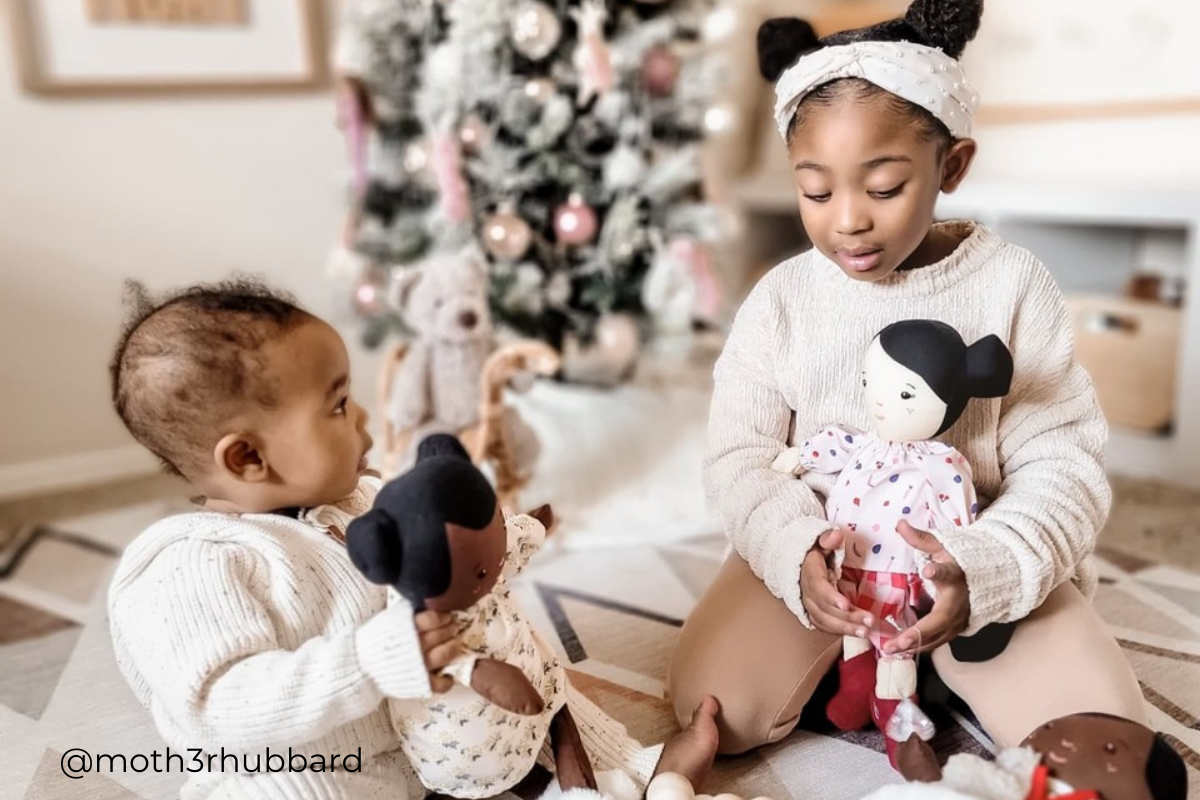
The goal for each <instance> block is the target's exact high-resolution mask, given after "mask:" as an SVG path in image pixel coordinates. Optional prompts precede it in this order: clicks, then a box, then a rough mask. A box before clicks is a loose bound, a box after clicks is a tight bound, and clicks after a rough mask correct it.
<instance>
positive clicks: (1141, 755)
mask: <svg viewBox="0 0 1200 800" xmlns="http://www.w3.org/2000/svg"><path fill="white" fill-rule="evenodd" d="M909 755H912V756H915V755H916V754H915V753H910V754H909ZM901 767H902V769H901V772H902V773H903V774H904V775H905V776H906V777H915V778H918V779H919V780H922V781H928V782H929V783H910V784H906V785H904V786H889V787H887V788H885V789H881V790H879V791H878V792H875V793H874V794H872V795H870V797H868V798H867V799H866V800H982V799H983V798H986V799H987V800H1050V799H1051V798H1057V800H1187V793H1188V777H1187V768H1186V767H1185V766H1184V764H1183V759H1182V758H1181V757H1180V756H1179V754H1178V753H1176V752H1175V751H1174V750H1173V749H1172V748H1171V746H1170V745H1169V744H1168V743H1167V741H1166V739H1164V738H1163V736H1162V734H1160V733H1155V732H1154V731H1152V730H1150V729H1149V728H1147V727H1146V726H1145V725H1141V724H1139V723H1137V722H1133V721H1131V720H1127V719H1123V718H1121V717H1115V716H1112V715H1110V714H1071V715H1069V716H1065V717H1060V718H1058V719H1055V720H1051V721H1050V722H1047V723H1046V724H1045V725H1042V726H1041V727H1039V728H1038V729H1037V730H1036V731H1034V732H1033V733H1032V734H1030V735H1029V736H1028V737H1027V738H1026V739H1025V741H1024V742H1023V743H1022V746H1021V747H1017V748H1010V749H1007V750H1002V751H1001V752H1000V753H998V754H997V755H996V759H995V760H994V761H986V760H984V759H982V758H980V757H978V756H974V755H966V754H961V755H956V756H951V757H950V760H949V761H948V762H947V763H946V766H945V767H944V768H943V767H940V766H938V764H937V760H936V759H935V758H934V757H933V754H932V752H930V751H924V752H923V753H922V754H921V755H920V757H919V758H917V757H914V758H913V759H912V761H910V762H906V757H905V756H902V758H901Z"/></svg>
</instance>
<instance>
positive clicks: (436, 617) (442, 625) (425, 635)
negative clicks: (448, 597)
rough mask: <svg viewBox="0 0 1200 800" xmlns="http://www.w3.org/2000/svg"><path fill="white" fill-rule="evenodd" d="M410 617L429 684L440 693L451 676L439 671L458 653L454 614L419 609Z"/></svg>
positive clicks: (461, 649)
mask: <svg viewBox="0 0 1200 800" xmlns="http://www.w3.org/2000/svg"><path fill="white" fill-rule="evenodd" d="M413 621H414V622H415V623H416V626H417V637H418V638H419V639H420V640H421V655H422V656H424V657H425V669H426V671H428V672H429V687H430V688H431V689H433V691H434V692H436V693H438V694H441V693H442V692H448V691H450V687H451V686H453V685H454V679H453V678H451V677H449V676H448V675H440V674H439V673H440V672H441V671H442V670H443V669H445V668H446V667H448V666H450V664H451V663H453V662H454V660H455V659H457V658H458V657H459V656H460V655H462V652H463V647H462V640H461V639H460V638H459V636H458V631H456V630H455V629H454V617H452V616H450V615H449V614H442V613H439V612H437V611H422V612H421V613H419V614H417V615H416V616H415V617H414V618H413Z"/></svg>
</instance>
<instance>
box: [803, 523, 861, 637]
mask: <svg viewBox="0 0 1200 800" xmlns="http://www.w3.org/2000/svg"><path fill="white" fill-rule="evenodd" d="M845 538H846V534H845V532H844V531H841V530H832V531H825V533H822V534H821V536H820V538H819V539H817V543H816V544H814V545H813V546H812V549H811V550H809V551H808V553H807V554H806V555H805V556H804V563H803V564H801V565H800V602H801V603H803V604H804V610H805V611H807V612H808V618H809V619H810V620H811V621H812V624H813V625H814V626H816V628H817V630H821V631H825V632H826V633H832V634H834V635H836V636H856V637H858V638H859V639H865V638H867V630H868V629H869V628H870V627H871V615H870V614H867V613H866V612H865V611H862V610H860V609H857V608H853V607H852V606H851V605H850V601H849V600H847V599H846V598H845V597H843V596H842V594H841V592H839V591H838V590H837V585H836V584H835V583H834V581H833V572H832V570H830V568H829V558H830V557H831V556H832V555H833V553H834V551H835V550H837V549H838V548H839V547H841V546H842V542H843V541H844V540H845Z"/></svg>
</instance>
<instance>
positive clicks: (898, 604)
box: [772, 320, 1013, 763]
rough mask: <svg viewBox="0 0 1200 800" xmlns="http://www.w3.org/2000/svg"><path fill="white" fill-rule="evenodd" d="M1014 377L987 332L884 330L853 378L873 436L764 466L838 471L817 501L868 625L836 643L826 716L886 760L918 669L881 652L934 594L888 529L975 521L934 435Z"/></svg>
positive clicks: (822, 445)
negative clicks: (864, 736) (863, 632)
mask: <svg viewBox="0 0 1200 800" xmlns="http://www.w3.org/2000/svg"><path fill="white" fill-rule="evenodd" d="M1012 370H1013V365H1012V356H1011V355H1010V353H1009V352H1008V349H1007V348H1006V347H1005V346H1004V344H1003V343H1002V342H1001V341H1000V339H998V338H997V337H996V336H987V337H985V338H983V339H981V340H979V341H978V342H976V343H975V344H973V345H971V346H970V347H968V346H967V345H966V343H965V342H964V341H963V339H962V337H961V336H960V335H959V334H958V332H957V331H955V330H954V329H953V328H952V327H950V326H949V325H946V324H945V323H942V322H937V321H933V320H906V321H903V322H897V323H894V324H892V325H889V326H888V327H886V328H884V329H883V330H882V331H880V333H879V334H878V335H877V336H876V337H875V338H874V339H873V340H872V341H871V344H870V346H869V347H868V348H867V353H866V357H865V359H864V362H863V369H862V374H861V376H860V380H861V382H862V387H863V400H864V404H865V406H866V410H867V415H868V419H869V420H870V422H871V425H872V427H873V429H874V430H873V432H871V433H864V432H863V431H860V430H857V429H854V428H850V427H848V426H842V425H834V426H830V427H828V428H826V429H824V430H821V431H819V432H817V433H816V434H815V435H813V436H811V437H809V438H808V439H807V440H806V441H805V442H804V443H803V445H802V446H800V447H792V448H789V449H787V450H785V451H784V452H783V453H781V454H780V455H779V456H778V457H777V458H776V459H775V461H774V463H773V465H772V466H773V468H774V469H776V470H778V471H781V472H789V473H792V474H795V475H799V474H802V473H803V472H806V471H811V472H820V473H826V474H837V476H838V477H837V479H836V482H835V485H834V486H833V488H832V489H831V490H830V491H829V494H828V497H827V500H826V504H825V511H826V515H827V517H828V519H829V521H830V522H831V523H833V524H835V525H837V526H838V527H840V528H842V529H844V530H845V531H846V539H845V546H844V553H843V560H842V564H841V572H840V575H839V578H838V589H839V591H840V592H841V593H842V594H843V595H844V596H845V597H846V598H847V599H849V600H850V601H851V603H853V604H854V606H856V607H857V608H860V609H863V610H864V611H867V612H869V613H870V615H871V621H872V624H871V626H870V630H869V635H868V638H867V639H866V640H863V639H858V638H856V637H852V636H847V637H845V639H844V640H843V657H842V659H841V661H840V662H839V664H838V670H839V675H840V678H841V681H840V685H839V688H838V692H837V694H836V695H834V697H833V698H832V699H831V700H830V701H829V704H828V706H827V707H826V713H827V715H828V717H829V719H830V721H831V722H833V723H834V724H835V725H836V726H837V727H839V728H841V729H842V730H854V729H857V728H861V727H863V726H864V725H866V724H867V723H868V722H870V721H872V720H874V722H875V724H876V725H877V726H878V727H879V729H880V730H881V731H883V732H884V733H885V736H886V738H887V747H888V755H889V758H892V759H893V763H895V761H894V750H895V745H896V743H897V741H898V740H904V739H907V735H908V734H909V733H911V732H913V731H912V730H911V725H910V726H909V728H910V730H908V731H907V732H906V733H904V734H895V735H892V733H891V732H889V730H888V727H887V726H888V722H889V721H890V720H892V718H893V715H894V714H895V712H896V710H897V707H898V706H900V705H901V701H903V700H908V699H911V698H913V696H914V695H915V692H916V680H917V672H916V669H917V668H916V661H915V660H914V659H913V658H912V656H911V655H910V654H898V655H890V656H885V655H883V646H884V645H885V644H886V643H887V641H888V640H890V639H891V638H893V637H894V636H895V635H896V634H897V633H899V632H900V631H902V630H905V629H907V628H909V627H911V626H912V625H913V624H914V623H915V622H916V620H917V617H916V610H915V609H916V607H917V606H918V605H919V604H920V603H921V602H923V601H924V600H927V599H928V594H929V591H930V590H931V589H932V587H931V586H929V587H927V586H925V584H924V582H923V581H922V580H921V578H920V569H921V567H922V566H924V564H923V563H922V559H921V555H922V554H920V553H918V552H916V551H915V550H913V549H912V548H911V547H909V546H908V545H907V544H906V543H905V541H904V540H903V539H902V538H901V537H900V535H899V533H897V532H896V528H897V526H898V525H899V523H900V522H901V521H908V522H909V523H910V524H911V525H912V526H913V527H914V528H917V529H920V530H928V531H933V532H935V533H936V532H937V531H938V530H945V529H950V528H954V527H964V526H967V525H970V524H971V523H972V522H973V521H974V519H975V515H976V514H977V513H978V511H979V505H978V501H977V499H976V496H975V488H974V486H973V485H972V483H971V467H970V465H969V464H968V463H967V461H966V459H965V458H964V457H963V456H962V455H961V454H960V453H959V452H958V451H957V450H955V449H954V448H953V447H951V446H949V445H946V444H942V443H940V442H937V441H934V440H933V438H934V437H935V436H939V435H941V434H942V433H945V432H946V430H948V429H949V428H950V426H952V425H953V424H954V423H955V422H956V421H957V420H958V418H959V417H960V416H961V415H962V412H963V410H964V409H965V408H966V405H967V401H968V400H969V399H971V398H973V397H1001V396H1003V395H1005V394H1007V392H1008V389H1009V385H1010V383H1011V381H1012ZM905 710H906V712H908V713H909V714H912V712H913V711H914V709H912V708H909V707H906V708H905ZM913 720H914V717H911V716H910V717H909V719H908V721H909V722H910V723H911V722H913ZM915 721H916V723H918V729H919V730H918V733H919V735H920V736H921V738H922V739H926V740H927V739H928V737H929V736H931V735H932V729H931V727H930V726H928V721H927V720H925V719H924V718H923V715H920V714H919V712H917V713H916V715H915ZM897 737H899V739H897Z"/></svg>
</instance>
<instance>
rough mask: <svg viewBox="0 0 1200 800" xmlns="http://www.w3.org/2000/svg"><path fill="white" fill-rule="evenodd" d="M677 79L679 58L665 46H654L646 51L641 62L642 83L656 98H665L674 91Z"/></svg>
mask: <svg viewBox="0 0 1200 800" xmlns="http://www.w3.org/2000/svg"><path fill="white" fill-rule="evenodd" d="M678 79H679V56H677V55H675V54H674V53H672V52H671V50H670V49H669V48H668V47H667V46H666V45H661V44H659V45H655V46H654V47H652V48H650V49H649V50H648V51H646V56H645V58H644V59H643V60H642V83H643V84H645V86H646V91H648V92H650V94H652V95H654V96H656V97H666V96H667V95H669V94H671V92H673V91H674V90H675V81H676V80H678Z"/></svg>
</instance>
